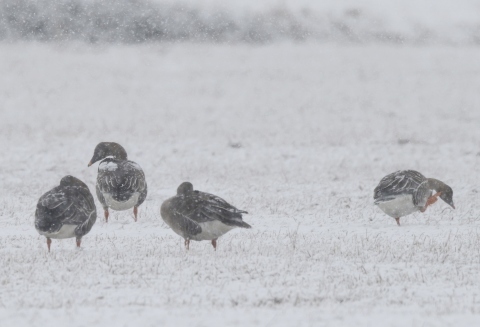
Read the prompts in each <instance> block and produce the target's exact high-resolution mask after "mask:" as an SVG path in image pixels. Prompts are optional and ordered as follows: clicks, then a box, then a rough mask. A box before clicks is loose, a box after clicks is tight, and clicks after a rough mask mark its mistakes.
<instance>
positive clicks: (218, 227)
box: [192, 220, 236, 241]
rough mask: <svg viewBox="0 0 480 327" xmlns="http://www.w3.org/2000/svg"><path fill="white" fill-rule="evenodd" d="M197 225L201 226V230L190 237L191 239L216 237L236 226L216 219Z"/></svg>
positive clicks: (200, 239) (198, 239)
mask: <svg viewBox="0 0 480 327" xmlns="http://www.w3.org/2000/svg"><path fill="white" fill-rule="evenodd" d="M199 225H200V227H201V228H202V232H201V233H200V234H197V235H194V236H193V237H192V239H193V240H195V241H203V240H214V239H217V238H219V237H220V236H222V235H223V234H225V233H227V232H228V231H230V230H232V229H234V228H235V227H236V226H228V225H225V224H224V223H222V222H220V221H218V220H214V221H207V222H204V223H199Z"/></svg>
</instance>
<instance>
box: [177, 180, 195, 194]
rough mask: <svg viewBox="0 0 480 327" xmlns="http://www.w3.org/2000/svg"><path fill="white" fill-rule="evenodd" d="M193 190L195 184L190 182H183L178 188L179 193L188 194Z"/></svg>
mask: <svg viewBox="0 0 480 327" xmlns="http://www.w3.org/2000/svg"><path fill="white" fill-rule="evenodd" d="M192 192H193V185H192V183H190V182H183V183H182V184H180V186H179V187H178V188H177V195H187V194H189V193H192Z"/></svg>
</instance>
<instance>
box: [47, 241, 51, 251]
mask: <svg viewBox="0 0 480 327" xmlns="http://www.w3.org/2000/svg"><path fill="white" fill-rule="evenodd" d="M50 244H52V239H51V238H50V237H47V247H48V252H50Z"/></svg>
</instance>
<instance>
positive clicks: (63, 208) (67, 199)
mask: <svg viewBox="0 0 480 327" xmlns="http://www.w3.org/2000/svg"><path fill="white" fill-rule="evenodd" d="M96 220H97V208H96V207H95V201H94V199H93V196H92V193H90V190H89V189H88V187H87V185H85V183H83V182H82V181H81V180H79V179H78V178H75V177H73V176H70V175H68V176H65V177H63V178H62V180H61V181H60V185H58V186H56V187H54V188H53V189H51V190H50V191H48V192H47V193H45V194H44V195H42V196H41V197H40V199H39V200H38V203H37V210H36V211H35V228H36V229H37V231H38V233H39V234H40V235H44V236H45V237H46V238H47V247H48V252H50V244H51V243H52V238H53V239H63V238H73V237H75V238H76V241H77V247H80V243H81V242H82V237H83V236H84V235H86V234H88V232H90V230H91V229H92V226H93V224H94V223H95V221H96Z"/></svg>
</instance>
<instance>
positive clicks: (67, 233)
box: [38, 225, 77, 239]
mask: <svg viewBox="0 0 480 327" xmlns="http://www.w3.org/2000/svg"><path fill="white" fill-rule="evenodd" d="M76 228H77V225H63V226H62V228H60V230H59V231H58V232H55V233H49V232H41V231H38V232H39V233H40V235H44V236H45V237H48V238H56V239H61V238H72V237H75V229H76Z"/></svg>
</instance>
